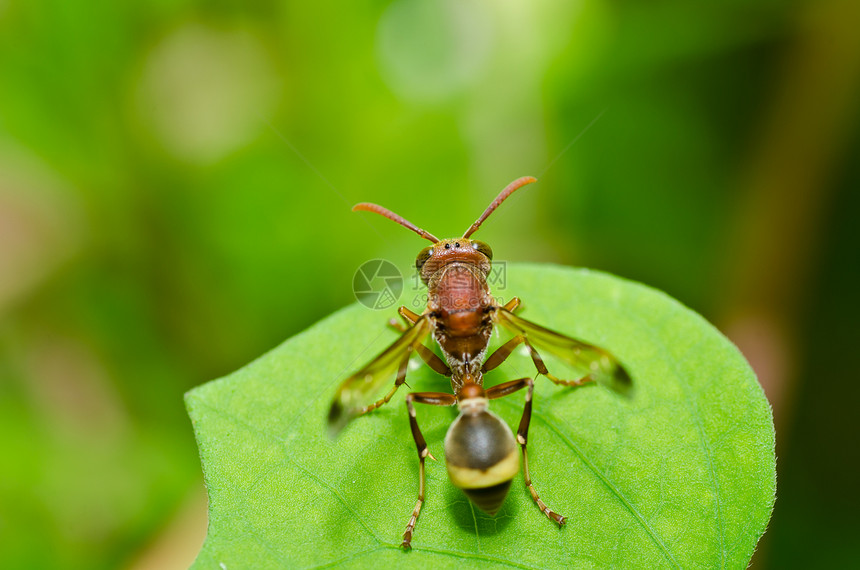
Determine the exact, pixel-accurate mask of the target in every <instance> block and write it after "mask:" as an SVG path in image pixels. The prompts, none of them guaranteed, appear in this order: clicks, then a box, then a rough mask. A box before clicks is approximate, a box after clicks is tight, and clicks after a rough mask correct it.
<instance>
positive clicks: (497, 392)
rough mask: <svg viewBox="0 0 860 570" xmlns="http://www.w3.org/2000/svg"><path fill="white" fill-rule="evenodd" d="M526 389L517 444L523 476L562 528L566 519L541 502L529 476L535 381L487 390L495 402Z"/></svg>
mask: <svg viewBox="0 0 860 570" xmlns="http://www.w3.org/2000/svg"><path fill="white" fill-rule="evenodd" d="M526 387H528V391H527V392H526V405H525V407H524V408H523V417H522V419H520V427H519V428H518V429H517V442H518V443H519V444H520V447H521V448H522V450H523V476H524V477H525V480H526V486H527V487H528V488H529V493H531V495H532V499H534V502H535V503H537V506H538V508H539V509H540V510H541V511H542V512H543V513H544V514H545V515H546V516H548V517H549V518H550V520H553V521H555V522H556V523H558V526H562V525H563V524H564V523H565V520H566V519H565V518H564V517H563V516H561V515H560V514H558V513H557V512H555V511H553V510H552V509H550V508H549V507H548V506H546V503H544V502H543V501H542V500H541V498H540V495H538V492H537V491H536V490H535V487H534V485H533V484H532V478H531V475H530V474H529V456H528V452H527V451H526V443H528V438H529V423H530V422H531V419H532V395H533V393H534V387H535V382H534V380H532V379H531V378H529V377H526V378H520V379H519V380H511V381H510V382H503V383H502V384H499V385H498V386H493V387H492V388H490V389H488V390H487V399H490V400H495V399H496V398H502V397H504V396H507V395H509V394H513V393H514V392H517V391H519V390H522V389H523V388H526Z"/></svg>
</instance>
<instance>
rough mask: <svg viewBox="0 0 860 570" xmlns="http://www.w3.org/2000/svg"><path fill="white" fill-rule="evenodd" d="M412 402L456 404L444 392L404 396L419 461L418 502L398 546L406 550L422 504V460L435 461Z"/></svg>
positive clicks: (410, 543) (410, 541) (451, 396)
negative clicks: (428, 458) (427, 458)
mask: <svg viewBox="0 0 860 570" xmlns="http://www.w3.org/2000/svg"><path fill="white" fill-rule="evenodd" d="M413 401H414V402H418V403H419V404H428V405H431V406H453V405H454V404H456V403H457V398H456V396H454V394H445V393H444V392H411V393H409V394H407V395H406V407H407V408H408V409H409V427H410V428H412V437H413V439H415V445H416V446H417V447H418V461H419V465H418V502H417V503H416V504H415V508H414V509H413V510H412V516H411V517H410V518H409V523H408V524H407V525H406V532H404V533H403V542H402V543H401V545H400V546H402V547H403V548H405V549H407V550H408V549H410V548H412V531H413V530H414V529H415V522H416V521H417V520H418V514H419V513H420V512H421V505H423V504H424V458H425V457H427V456H429V457H430V459H433V460H434V461H435V460H436V458H435V457H433V455H431V454H430V450H429V449H428V448H427V442H426V441H425V440H424V435H422V434H421V429H420V428H419V427H418V420H417V419H416V418H415V406H413V405H412V402H413Z"/></svg>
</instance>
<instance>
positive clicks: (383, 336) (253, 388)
mask: <svg viewBox="0 0 860 570" xmlns="http://www.w3.org/2000/svg"><path fill="white" fill-rule="evenodd" d="M506 285H507V287H505V288H504V289H500V288H499V287H496V289H495V290H494V294H496V295H498V296H501V297H504V298H505V299H508V298H510V297H512V296H514V295H516V296H519V297H521V298H522V300H523V303H524V306H523V310H522V313H521V314H522V315H523V316H524V317H526V318H528V319H529V320H532V321H535V322H537V323H540V324H543V325H545V326H547V327H549V328H552V329H555V330H557V331H559V332H563V333H566V334H568V335H571V336H575V337H578V338H581V339H583V340H586V341H589V342H592V343H594V344H597V345H599V346H602V347H604V348H606V349H608V350H609V351H611V352H612V353H613V354H615V355H616V356H617V357H618V358H619V359H621V361H622V362H624V364H625V366H626V367H627V368H628V370H629V371H630V373H631V375H632V376H633V380H634V383H635V391H634V394H633V396H632V397H631V398H629V399H628V398H623V397H620V396H618V395H616V394H614V393H612V392H610V391H608V390H606V389H604V388H602V387H600V386H585V387H582V388H576V389H573V388H559V387H556V386H555V385H553V384H552V383H551V382H549V381H547V380H545V379H541V378H539V379H538V384H537V388H536V390H535V400H534V414H533V416H532V422H531V429H530V431H529V460H530V463H529V465H530V468H531V474H532V480H533V482H534V484H535V486H536V488H537V490H538V492H539V493H540V494H541V497H542V499H544V501H546V503H547V504H548V505H550V507H551V508H553V509H554V510H556V511H558V512H559V513H561V514H563V515H565V516H567V517H568V523H567V525H566V526H564V527H563V528H561V529H559V528H558V527H557V526H555V525H554V524H553V523H552V522H551V521H550V520H549V519H548V518H547V517H546V516H544V515H543V514H542V513H541V512H540V511H539V510H538V508H537V507H536V506H535V505H534V503H533V502H532V499H531V497H530V496H529V493H528V490H527V489H526V487H525V484H524V483H523V481H522V478H521V477H518V478H517V479H516V480H515V482H514V484H513V486H512V488H511V492H510V495H509V496H508V498H507V499H506V502H505V505H504V507H503V508H502V510H501V512H500V513H499V514H498V515H497V516H495V517H490V516H488V515H485V514H484V513H482V512H480V511H478V510H477V509H475V508H474V507H473V506H472V505H471V504H470V503H469V502H468V501H467V500H466V498H465V496H464V495H463V493H462V492H461V491H460V490H459V489H456V488H455V487H453V485H451V483H450V482H449V481H448V478H447V475H446V470H445V465H444V453H443V449H442V441H443V439H444V436H445V432H446V430H447V426H448V425H449V424H450V423H451V421H452V419H453V417H454V413H455V411H454V410H453V409H450V408H437V407H427V406H419V407H418V410H417V411H418V421H419V424H420V425H421V428H422V431H423V432H424V435H425V437H426V439H427V441H428V444H429V445H430V450H431V452H433V454H434V455H435V456H436V457H438V458H439V459H440V461H438V462H434V461H430V460H428V461H427V495H426V503H425V505H424V508H423V510H422V511H421V516H420V518H419V519H418V524H417V526H416V529H415V535H414V538H413V541H412V545H413V550H412V551H411V552H403V551H401V550H400V549H399V548H398V545H399V543H400V540H401V535H402V533H403V530H404V527H405V525H406V523H407V521H408V519H409V516H410V514H411V512H412V509H413V507H414V505H415V501H416V498H417V492H418V458H417V454H416V450H415V444H414V442H413V440H412V436H411V434H410V431H409V422H408V416H407V413H406V407H405V406H404V404H403V397H404V395H405V393H406V388H404V389H402V390H401V391H400V392H399V393H398V394H397V395H396V396H395V397H394V399H393V400H392V402H391V403H389V404H388V405H386V406H383V407H382V408H381V409H379V410H377V411H375V412H374V413H372V414H369V415H367V416H363V417H360V418H358V419H356V420H354V421H353V422H352V423H351V424H350V425H349V426H348V427H347V428H346V429H345V430H344V432H343V433H342V434H341V436H340V438H339V439H337V440H336V441H332V440H330V439H328V437H327V436H326V413H327V411H328V406H329V404H330V401H331V398H332V396H333V394H334V391H335V389H336V388H337V386H338V384H339V383H340V381H341V380H342V379H343V378H344V377H346V376H347V375H348V374H349V373H350V372H352V371H353V370H354V369H356V368H357V367H359V366H360V365H362V364H364V363H365V362H366V361H367V360H369V359H370V358H372V357H373V356H375V355H376V354H378V353H379V352H380V351H381V350H382V348H384V347H385V346H386V345H387V344H389V343H391V342H392V341H393V340H394V339H395V338H396V333H395V332H394V331H392V330H391V329H390V328H388V327H386V326H385V322H386V321H387V319H388V318H390V317H391V316H392V315H393V314H394V311H393V309H392V310H391V311H390V312H387V311H372V310H369V309H367V308H365V307H363V306H361V305H358V304H356V305H353V306H350V307H347V308H345V309H343V310H341V311H339V312H337V313H335V314H334V315H331V316H330V317H328V318H327V319H325V320H323V321H322V322H320V323H318V324H316V325H314V326H313V327H311V328H310V329H308V330H307V331H305V332H304V333H302V334H300V335H298V336H296V337H293V338H291V339H290V340H288V341H286V342H285V343H284V344H282V345H281V346H279V347H278V348H276V349H275V350H273V351H271V352H270V353H268V354H266V355H265V356H263V357H262V358H260V359H259V360H257V361H255V362H253V363H251V364H249V365H248V366H246V367H245V368H243V369H242V370H239V371H238V372H235V373H234V374H231V375H230V376H228V377H226V378H223V379H221V380H216V381H214V382H210V383H208V384H206V385H204V386H201V387H199V388H197V389H195V390H192V391H191V392H189V393H188V395H187V398H186V400H187V406H188V410H189V414H190V415H191V418H192V421H193V424H194V430H195V432H196V435H197V440H198V444H199V447H200V455H201V458H202V462H203V470H204V474H205V479H206V485H207V487H208V492H209V517H210V523H209V534H208V536H207V539H206V542H205V544H204V546H203V549H202V551H201V553H200V555H199V557H198V559H197V562H196V567H198V568H221V567H223V568H227V569H233V568H287V567H289V568H299V567H314V566H320V565H333V566H334V565H349V566H350V567H363V566H377V567H388V566H389V565H391V564H398V565H400V566H401V567H410V566H414V567H419V566H420V567H426V566H430V565H432V566H433V567H454V566H462V564H463V563H464V561H475V562H476V563H477V562H481V563H482V564H483V565H486V566H509V567H520V568H535V567H542V568H545V567H560V566H563V567H574V568H580V567H581V568H592V567H610V566H611V567H625V568H626V567H640V568H658V567H683V568H742V567H745V566H746V565H747V563H748V561H749V559H750V557H751V556H752V553H753V550H754V548H755V545H756V542H757V541H758V539H759V537H760V536H761V534H762V533H763V532H764V530H765V527H766V525H767V521H768V519H769V518H770V513H771V509H772V506H773V500H774V492H775V484H776V481H775V460H774V431H773V422H772V417H771V410H770V406H769V405H768V403H767V400H766V399H765V397H764V394H763V392H762V390H761V387H760V386H759V385H758V383H757V382H756V379H755V376H754V375H753V372H752V370H751V369H750V367H749V365H748V364H747V363H746V361H745V360H744V359H743V357H742V356H741V354H740V353H739V352H738V350H737V349H736V348H735V347H734V346H733V345H732V344H731V343H730V342H729V341H728V340H726V338H725V337H723V336H722V335H721V334H720V333H719V332H718V331H717V330H716V329H714V328H713V327H712V326H711V325H710V324H708V323H707V322H706V321H705V320H704V319H702V318H701V317H700V316H698V315H697V314H695V313H693V312H692V311H690V310H689V309H687V308H685V307H683V306H682V305H680V304H679V303H678V302H676V301H674V300H672V299H671V298H669V297H667V296H666V295H665V294H663V293H661V292H659V291H655V290H653V289H650V288H648V287H645V286H643V285H639V284H637V283H632V282H629V281H624V280H622V279H619V278H616V277H612V276H609V275H605V274H601V273H596V272H592V271H587V270H576V269H569V268H564V267H557V266H549V265H514V264H509V265H508V267H507V283H506ZM413 293H414V292H413ZM410 301H411V298H408V299H401V302H406V303H409V302H410ZM296 302H301V301H300V300H296ZM504 338H505V336H504V334H503V335H502V336H501V337H500V338H496V339H495V342H496V343H500V342H501V341H502V340H503V339H504ZM547 364H548V366H550V371H554V372H555V374H557V375H559V376H562V377H564V371H563V370H562V369H561V368H560V366H559V365H558V364H557V363H554V362H553V361H552V360H548V362H547ZM532 374H534V366H533V365H532V363H531V361H530V360H529V359H528V357H527V356H525V355H523V354H519V353H517V354H514V355H512V356H511V358H510V359H509V360H508V361H507V362H506V363H505V364H504V365H502V366H501V367H500V368H499V369H497V370H496V371H493V372H491V373H490V374H488V376H487V378H486V382H487V384H488V385H491V384H496V383H499V382H502V381H505V380H509V379H512V378H515V377H521V376H523V375H532ZM392 381H393V379H392ZM407 382H409V384H410V386H412V388H413V389H414V390H448V389H450V386H449V385H448V383H447V382H448V381H447V379H445V378H443V377H441V376H438V375H435V374H434V373H433V372H432V371H430V370H429V369H428V368H427V367H426V366H423V365H421V366H420V367H417V368H415V369H413V370H411V371H410V373H409V375H408V377H407ZM523 397H524V395H523V394H522V393H517V394H514V395H511V396H508V397H506V398H503V399H501V400H494V401H493V406H492V407H493V410H494V411H496V412H497V413H498V414H499V415H500V416H502V418H503V419H505V421H507V422H508V423H509V425H511V426H513V428H514V429H515V428H516V425H517V422H518V421H519V417H520V414H521V413H522V407H523ZM219 565H220V566H219Z"/></svg>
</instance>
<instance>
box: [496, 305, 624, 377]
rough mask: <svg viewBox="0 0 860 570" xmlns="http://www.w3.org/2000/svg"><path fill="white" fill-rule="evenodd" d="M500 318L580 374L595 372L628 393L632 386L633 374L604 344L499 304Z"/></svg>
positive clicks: (505, 324)
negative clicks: (562, 331) (565, 332)
mask: <svg viewBox="0 0 860 570" xmlns="http://www.w3.org/2000/svg"><path fill="white" fill-rule="evenodd" d="M497 315H498V317H497V321H498V323H499V324H501V325H502V326H504V327H506V328H507V329H508V330H510V331H512V332H514V333H515V334H521V335H523V336H525V337H526V338H527V339H528V341H529V343H531V345H532V346H534V347H535V349H537V350H538V351H545V352H547V353H549V354H552V355H553V356H555V357H556V358H558V359H560V360H561V361H563V362H564V363H565V364H567V365H568V366H570V367H571V368H573V369H574V371H576V373H577V374H579V375H580V376H579V378H583V377H585V376H591V377H592V378H593V379H594V380H597V381H598V382H601V383H603V384H606V385H607V386H609V387H610V388H612V389H613V390H615V391H617V392H621V393H627V392H629V391H630V388H631V386H632V384H633V383H632V380H631V379H630V375H629V374H628V373H627V371H626V370H625V369H624V366H622V365H621V363H620V362H618V360H617V359H616V358H615V357H614V356H612V355H611V354H609V353H608V352H607V351H605V350H603V349H602V348H600V347H597V346H594V345H591V344H588V343H585V342H582V341H581V340H577V339H575V338H571V337H569V336H565V335H563V334H559V333H557V332H555V331H551V330H549V329H547V328H544V327H542V326H540V325H536V324H535V323H533V322H531V321H527V320H525V319H523V318H521V317H518V316H516V315H515V314H513V313H512V312H510V311H508V310H507V309H505V308H503V307H499V309H498V312H497Z"/></svg>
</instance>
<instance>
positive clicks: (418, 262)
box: [415, 247, 433, 271]
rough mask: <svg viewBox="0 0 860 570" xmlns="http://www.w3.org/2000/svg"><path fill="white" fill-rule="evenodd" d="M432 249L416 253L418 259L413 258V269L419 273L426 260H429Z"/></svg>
mask: <svg viewBox="0 0 860 570" xmlns="http://www.w3.org/2000/svg"><path fill="white" fill-rule="evenodd" d="M431 249H433V248H432V247H425V248H424V249H422V250H421V251H419V252H418V257H417V258H415V269H417V270H418V271H421V268H422V267H424V264H425V263H427V260H428V259H430V250H431Z"/></svg>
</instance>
